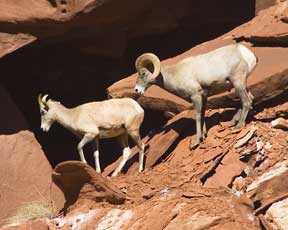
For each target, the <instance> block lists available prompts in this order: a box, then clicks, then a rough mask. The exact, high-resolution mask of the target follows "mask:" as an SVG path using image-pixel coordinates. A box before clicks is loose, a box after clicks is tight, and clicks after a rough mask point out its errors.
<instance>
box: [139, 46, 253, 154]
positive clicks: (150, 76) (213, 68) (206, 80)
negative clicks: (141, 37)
mask: <svg viewBox="0 0 288 230" xmlns="http://www.w3.org/2000/svg"><path fill="white" fill-rule="evenodd" d="M149 64H152V65H153V66H154V70H153V71H152V72H151V70H150V69H149V68H148V65H149ZM256 64H257V58H256V56H255V54H254V53H253V52H252V51H250V50H249V49H248V48H247V47H245V46H243V45H241V44H232V45H228V46H224V47H221V48H218V49H215V50H213V51H210V52H208V53H205V54H201V55H197V56H190V57H187V58H185V59H184V60H182V61H180V62H178V63H176V64H174V65H161V63H160V60H159V58H158V57H157V56H156V55H155V54H152V53H145V54H142V55H141V56H139V57H138V58H137V59H136V62H135V67H136V69H137V72H138V77H137V80H136V86H135V91H136V93H138V94H143V93H144V92H145V90H146V89H147V88H148V87H149V86H151V85H153V84H155V85H158V86H160V87H162V88H164V89H166V90H168V91H170V92H171V93H174V94H176V95H178V96H180V97H181V98H184V99H186V100H188V101H192V102H193V106H194V109H195V112H196V117H195V120H196V139H195V140H194V141H191V143H190V149H193V148H195V147H197V146H198V145H199V144H200V143H201V142H202V141H203V140H204V139H205V138H206V135H207V130H206V124H205V116H204V115H205V106H206V101H207V97H208V96H209V95H215V94H218V93H221V92H224V91H225V90H230V89H231V88H232V87H234V88H235V90H236V92H237V93H238V95H239V97H240V99H241V103H242V107H241V108H240V109H239V110H238V111H237V112H236V114H235V115H234V117H233V118H232V124H233V125H236V127H237V128H241V127H242V126H244V125H245V121H246V117H247V115H248V112H249V110H250V108H252V101H253V96H252V94H251V93H250V92H249V91H248V90H247V83H246V82H247V78H248V76H249V75H250V74H251V73H252V71H253V70H254V69H255V67H256Z"/></svg>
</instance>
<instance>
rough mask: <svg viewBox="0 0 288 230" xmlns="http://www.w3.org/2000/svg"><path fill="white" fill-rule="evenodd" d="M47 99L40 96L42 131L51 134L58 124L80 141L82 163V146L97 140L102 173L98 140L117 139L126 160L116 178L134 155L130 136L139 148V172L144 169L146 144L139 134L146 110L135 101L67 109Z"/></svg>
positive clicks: (99, 103) (119, 168)
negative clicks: (130, 144) (55, 124)
mask: <svg viewBox="0 0 288 230" xmlns="http://www.w3.org/2000/svg"><path fill="white" fill-rule="evenodd" d="M44 97H45V96H44ZM44 97H43V98H42V96H41V95H39V97H38V102H39V105H40V112H41V128H42V130H43V131H46V132H48V131H49V129H50V127H51V125H52V124H53V123H54V122H58V123H59V124H61V125H62V126H63V127H65V128H66V129H68V130H70V131H71V132H72V133H74V134H75V135H76V136H78V137H79V138H81V141H80V143H79V144H78V151H79V155H80V158H81V161H83V162H85V163H87V162H86V160H85V157H84V154H83V147H84V145H85V144H87V143H89V142H91V141H93V140H94V141H95V144H96V146H95V148H96V150H95V152H94V157H95V165H96V171H97V172H99V173H100V172H101V168H100V163H99V150H98V149H99V146H98V145H99V143H98V139H103V138H112V137H118V138H119V140H120V144H121V145H122V147H123V159H122V161H121V162H120V164H119V166H118V167H117V168H116V169H115V171H114V173H113V174H112V176H116V175H117V174H118V173H119V172H120V171H121V170H122V168H123V166H124V165H125V163H126V161H127V160H128V158H129V155H130V154H131V151H130V148H129V146H128V135H129V136H130V137H131V138H132V140H133V141H134V142H135V144H136V145H137V147H138V149H139V171H142V170H143V155H144V144H143V142H142V141H141V138H140V134H139V132H140V126H141V124H142V122H143V119H144V110H143V109H142V108H141V106H140V105H139V104H138V103H137V102H136V101H134V100H133V99H131V98H121V99H120V98H119V99H110V100H105V101H98V102H90V103H86V104H82V105H79V106H77V107H74V108H66V107H65V106H63V105H62V104H60V103H59V102H57V101H54V100H51V99H49V100H48V101H46V100H45V98H44ZM46 97H47V96H46Z"/></svg>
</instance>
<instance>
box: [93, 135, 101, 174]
mask: <svg viewBox="0 0 288 230" xmlns="http://www.w3.org/2000/svg"><path fill="white" fill-rule="evenodd" d="M94 159H95V168H96V172H97V173H101V167H100V161H99V139H98V137H96V138H95V151H94Z"/></svg>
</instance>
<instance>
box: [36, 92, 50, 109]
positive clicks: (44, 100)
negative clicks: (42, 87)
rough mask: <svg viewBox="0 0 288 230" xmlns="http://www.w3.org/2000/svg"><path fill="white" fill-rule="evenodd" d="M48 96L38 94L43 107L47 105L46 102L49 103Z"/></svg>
mask: <svg viewBox="0 0 288 230" xmlns="http://www.w3.org/2000/svg"><path fill="white" fill-rule="evenodd" d="M47 97H48V94H46V95H44V96H43V97H42V94H39V95H38V103H39V105H40V107H42V108H45V107H47V105H46V103H47V101H46V99H47Z"/></svg>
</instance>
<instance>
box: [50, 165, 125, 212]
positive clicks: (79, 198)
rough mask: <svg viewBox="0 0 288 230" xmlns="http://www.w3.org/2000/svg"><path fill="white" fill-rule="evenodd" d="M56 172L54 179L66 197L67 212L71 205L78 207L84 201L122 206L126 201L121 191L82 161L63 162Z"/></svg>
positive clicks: (53, 175) (56, 168)
mask: <svg viewBox="0 0 288 230" xmlns="http://www.w3.org/2000/svg"><path fill="white" fill-rule="evenodd" d="M54 171H55V172H54V173H53V174H52V179H53V181H54V183H55V184H56V185H58V187H59V188H60V189H61V190H62V191H63V193H64V195H65V199H66V204H65V209H66V210H68V208H69V207H70V206H71V205H73V207H76V206H78V204H81V203H82V202H83V200H88V201H89V202H90V204H91V203H94V202H101V201H107V202H109V203H111V204H122V203H123V202H124V201H125V195H124V194H123V193H122V192H121V190H120V189H118V188H117V187H116V186H115V185H114V184H113V183H112V182H110V181H109V180H108V179H106V178H104V177H102V176H101V174H99V173H97V172H96V171H95V170H94V169H93V168H92V167H90V166H89V165H87V164H84V163H82V162H80V161H66V162H62V163H60V164H58V165H57V166H56V167H55V169H54ZM86 203H87V202H86Z"/></svg>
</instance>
